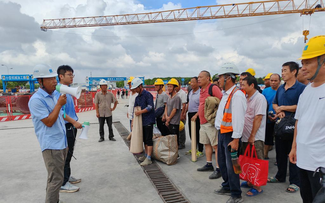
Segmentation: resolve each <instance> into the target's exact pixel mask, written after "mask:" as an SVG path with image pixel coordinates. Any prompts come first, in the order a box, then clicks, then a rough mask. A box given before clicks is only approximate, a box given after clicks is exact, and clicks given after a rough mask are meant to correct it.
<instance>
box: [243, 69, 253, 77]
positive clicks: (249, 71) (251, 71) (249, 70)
mask: <svg viewBox="0 0 325 203" xmlns="http://www.w3.org/2000/svg"><path fill="white" fill-rule="evenodd" d="M245 72H248V73H250V74H251V75H252V76H255V70H254V69H253V68H249V69H247V70H246V71H245Z"/></svg>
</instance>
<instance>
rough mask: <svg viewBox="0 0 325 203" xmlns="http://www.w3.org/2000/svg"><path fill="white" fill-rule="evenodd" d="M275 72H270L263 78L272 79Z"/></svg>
mask: <svg viewBox="0 0 325 203" xmlns="http://www.w3.org/2000/svg"><path fill="white" fill-rule="evenodd" d="M272 74H273V73H268V74H267V75H266V76H265V77H264V79H263V80H267V79H270V78H271V75H272Z"/></svg>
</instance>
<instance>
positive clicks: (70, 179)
mask: <svg viewBox="0 0 325 203" xmlns="http://www.w3.org/2000/svg"><path fill="white" fill-rule="evenodd" d="M69 182H70V183H71V184H77V183H80V182H81V179H80V178H75V177H73V176H70V178H69Z"/></svg>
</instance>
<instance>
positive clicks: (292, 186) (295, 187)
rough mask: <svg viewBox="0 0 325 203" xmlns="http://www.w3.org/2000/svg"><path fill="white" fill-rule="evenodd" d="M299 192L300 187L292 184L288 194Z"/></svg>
mask: <svg viewBox="0 0 325 203" xmlns="http://www.w3.org/2000/svg"><path fill="white" fill-rule="evenodd" d="M290 189H292V190H293V191H291V190H290ZM298 190H299V187H298V186H297V185H296V184H290V185H289V187H288V188H287V189H286V192H289V193H295V192H297V191H298Z"/></svg>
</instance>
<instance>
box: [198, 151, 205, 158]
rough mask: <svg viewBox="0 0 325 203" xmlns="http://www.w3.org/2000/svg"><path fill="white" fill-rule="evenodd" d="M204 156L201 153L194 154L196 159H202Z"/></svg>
mask: <svg viewBox="0 0 325 203" xmlns="http://www.w3.org/2000/svg"><path fill="white" fill-rule="evenodd" d="M203 156H204V154H203V152H199V151H198V152H196V158H201V157H203Z"/></svg>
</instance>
